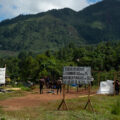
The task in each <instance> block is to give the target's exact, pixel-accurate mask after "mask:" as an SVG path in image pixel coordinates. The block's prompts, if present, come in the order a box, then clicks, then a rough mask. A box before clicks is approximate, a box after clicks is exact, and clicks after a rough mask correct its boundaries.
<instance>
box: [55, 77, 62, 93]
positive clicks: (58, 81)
mask: <svg viewBox="0 0 120 120" xmlns="http://www.w3.org/2000/svg"><path fill="white" fill-rule="evenodd" d="M56 87H57V94H58V92H59V91H60V94H61V91H62V80H61V79H59V80H57V84H56Z"/></svg>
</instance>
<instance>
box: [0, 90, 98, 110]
mask: <svg viewBox="0 0 120 120" xmlns="http://www.w3.org/2000/svg"><path fill="white" fill-rule="evenodd" d="M48 91H50V90H47V89H46V90H44V93H43V94H39V89H35V90H34V91H32V92H27V93H26V94H25V96H22V97H15V98H9V99H7V100H3V101H0V106H2V107H3V109H4V110H20V109H23V108H25V107H35V106H39V105H40V104H41V103H45V102H50V101H56V100H62V94H58V95H57V94H56V90H54V92H55V94H53V93H48ZM95 93H96V92H95V91H94V92H91V94H95ZM87 94H88V91H86V90H79V91H78V92H77V91H76V90H70V91H69V93H67V92H66V99H72V98H77V97H83V96H85V95H87Z"/></svg>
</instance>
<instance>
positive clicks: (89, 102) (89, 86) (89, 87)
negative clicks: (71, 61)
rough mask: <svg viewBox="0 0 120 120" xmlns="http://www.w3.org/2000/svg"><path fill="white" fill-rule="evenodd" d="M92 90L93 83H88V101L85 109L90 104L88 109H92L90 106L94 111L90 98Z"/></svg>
mask: <svg viewBox="0 0 120 120" xmlns="http://www.w3.org/2000/svg"><path fill="white" fill-rule="evenodd" d="M90 90H91V84H89V85H88V101H87V103H86V105H85V107H84V109H86V108H87V106H88V109H90V107H91V109H92V111H93V112H94V110H93V107H92V104H91V100H90Z"/></svg>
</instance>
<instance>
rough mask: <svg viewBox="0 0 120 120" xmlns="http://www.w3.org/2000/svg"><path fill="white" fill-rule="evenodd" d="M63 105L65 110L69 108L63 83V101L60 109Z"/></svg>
mask: <svg viewBox="0 0 120 120" xmlns="http://www.w3.org/2000/svg"><path fill="white" fill-rule="evenodd" d="M62 106H63V109H64V110H68V107H67V104H66V102H65V84H64V85H63V99H62V102H61V103H60V105H59V106H58V110H60V108H61V107H62Z"/></svg>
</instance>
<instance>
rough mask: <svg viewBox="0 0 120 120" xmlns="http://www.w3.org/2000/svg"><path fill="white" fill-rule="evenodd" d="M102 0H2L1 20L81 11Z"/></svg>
mask: <svg viewBox="0 0 120 120" xmlns="http://www.w3.org/2000/svg"><path fill="white" fill-rule="evenodd" d="M96 1H100V0H0V18H3V17H4V18H12V17H15V16H17V15H19V14H36V13H39V12H43V11H47V10H50V9H60V8H64V7H69V8H72V9H74V10H76V11H78V10H81V9H83V8H85V7H87V6H89V5H90V4H92V3H93V2H96Z"/></svg>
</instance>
